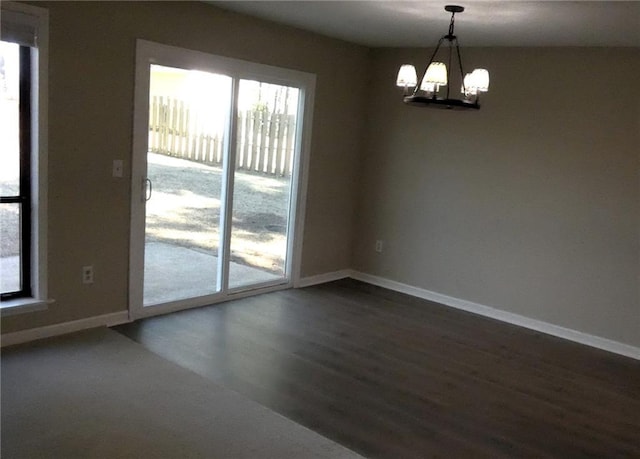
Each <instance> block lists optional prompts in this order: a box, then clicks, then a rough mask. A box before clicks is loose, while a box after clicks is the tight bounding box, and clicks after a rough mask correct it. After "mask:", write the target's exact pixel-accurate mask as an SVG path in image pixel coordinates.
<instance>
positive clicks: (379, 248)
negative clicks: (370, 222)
mask: <svg viewBox="0 0 640 459" xmlns="http://www.w3.org/2000/svg"><path fill="white" fill-rule="evenodd" d="M382 247H383V243H382V241H381V240H380V239H378V240H377V241H376V252H378V253H382Z"/></svg>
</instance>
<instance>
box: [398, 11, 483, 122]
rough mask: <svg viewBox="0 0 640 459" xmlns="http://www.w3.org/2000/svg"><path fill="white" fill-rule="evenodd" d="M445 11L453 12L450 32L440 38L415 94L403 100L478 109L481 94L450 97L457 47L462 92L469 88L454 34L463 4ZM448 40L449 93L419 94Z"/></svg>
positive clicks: (447, 107)
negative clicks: (429, 71) (431, 66)
mask: <svg viewBox="0 0 640 459" xmlns="http://www.w3.org/2000/svg"><path fill="white" fill-rule="evenodd" d="M444 9H445V11H448V12H449V13H451V22H450V23H449V32H448V33H447V34H446V35H443V36H442V37H441V38H440V40H438V45H437V46H436V49H435V51H434V52H433V54H432V55H431V59H429V63H428V64H427V67H426V68H425V70H424V73H423V74H422V78H421V79H419V80H418V81H417V82H416V87H415V89H414V90H413V94H411V95H409V96H405V97H404V99H403V101H404V103H405V104H407V105H414V106H418V107H433V108H442V109H448V110H478V109H480V104H479V103H478V99H479V94H476V96H475V98H474V100H473V101H470V100H464V99H454V98H451V97H450V91H451V62H452V59H453V49H454V47H455V50H456V54H457V57H458V67H459V69H460V81H461V82H462V92H463V93H464V94H466V92H467V88H466V87H465V85H464V70H463V67H462V57H461V55H460V45H459V44H458V37H457V36H456V35H455V34H454V26H455V15H456V13H462V12H463V11H464V7H463V6H459V5H447V6H445V7H444ZM445 40H446V41H447V42H448V44H449V65H448V66H447V93H446V97H438V94H437V91H434V92H433V95H431V96H425V95H421V94H419V91H421V89H420V86H421V84H422V81H423V80H424V77H425V76H426V75H427V71H428V70H429V66H430V65H431V64H432V63H433V61H434V59H435V57H436V55H437V54H438V51H439V50H440V47H441V46H442V43H443V42H444V41H445Z"/></svg>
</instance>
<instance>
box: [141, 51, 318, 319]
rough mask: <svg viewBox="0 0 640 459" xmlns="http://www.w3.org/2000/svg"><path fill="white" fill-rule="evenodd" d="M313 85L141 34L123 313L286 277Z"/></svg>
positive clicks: (301, 77)
mask: <svg viewBox="0 0 640 459" xmlns="http://www.w3.org/2000/svg"><path fill="white" fill-rule="evenodd" d="M313 84H314V78H313V76H312V75H308V74H302V73H300V72H293V71H289V70H284V69H277V68H274V67H266V66H262V65H257V64H252V63H248V62H244V61H237V60H232V59H228V58H221V57H217V56H211V55H207V54H203V53H198V52H194V51H189V50H182V49H179V48H174V47H168V46H164V45H158V44H155V43H150V42H143V41H139V43H138V50H137V67H136V108H135V120H134V145H133V162H132V183H133V188H132V190H133V192H132V194H133V197H132V231H131V257H130V258H131V264H130V266H131V273H130V280H131V282H130V285H131V293H130V310H131V315H132V317H133V318H137V317H143V316H148V315H153V314H156V313H163V312H167V311H171V310H177V309H183V308H187V307H192V306H199V305H204V304H209V303H214V302H216V301H222V300H224V299H227V298H229V297H231V296H233V295H234V294H236V295H237V294H247V293H249V292H252V291H258V290H259V291H263V290H264V289H274V288H286V287H289V286H291V285H292V280H293V275H294V274H295V273H296V271H297V269H298V266H297V264H296V260H297V259H298V258H299V253H296V248H297V250H298V251H299V245H300V244H296V237H297V235H298V234H299V232H300V230H301V219H300V218H299V216H300V215H301V211H302V199H301V198H300V196H301V194H303V191H304V186H303V185H304V183H303V181H302V180H301V177H302V174H301V171H302V170H303V165H304V161H303V156H304V155H303V153H304V148H303V147H304V145H305V135H306V136H308V133H306V132H305V130H304V129H303V125H304V120H305V114H306V116H309V115H310V113H311V112H310V104H309V102H310V97H311V95H312V91H313Z"/></svg>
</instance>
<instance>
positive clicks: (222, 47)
mask: <svg viewBox="0 0 640 459" xmlns="http://www.w3.org/2000/svg"><path fill="white" fill-rule="evenodd" d="M35 4H36V5H37V6H40V7H47V8H49V10H50V27H51V32H50V70H49V80H50V81H49V83H50V105H49V123H50V129H49V131H50V139H49V249H50V250H49V265H48V269H49V289H50V296H51V297H52V298H55V300H56V303H54V304H53V305H51V306H50V308H49V309H48V310H47V311H42V312H36V313H30V314H24V315H19V316H13V317H9V318H5V319H3V321H2V332H3V333H5V332H12V331H18V330H22V329H27V328H32V327H39V326H43V325H49V324H55V323H60V322H64V321H70V320H76V319H82V318H87V317H92V316H98V315H102V314H108V313H112V312H117V311H124V310H126V308H127V291H128V250H129V246H128V238H129V201H130V193H129V186H130V185H129V181H128V177H126V178H125V179H122V180H117V179H113V178H111V161H112V160H113V159H116V158H125V159H126V160H127V163H128V164H129V161H128V160H130V157H131V137H132V117H133V79H134V78H133V77H134V57H135V56H134V49H135V39H136V38H143V39H147V40H152V41H157V42H160V43H165V44H170V45H175V46H181V47H185V48H190V49H195V50H201V51H205V52H209V53H213V54H220V55H224V56H229V57H234V58H240V59H247V60H252V61H256V62H259V63H265V64H271V65H277V66H281V67H286V68H292V69H296V70H302V71H305V72H311V73H315V74H316V75H317V78H318V79H317V87H316V101H315V102H316V103H315V113H314V123H313V141H312V146H311V164H310V176H309V190H308V197H307V216H306V222H305V233H304V239H303V244H304V245H303V256H302V275H303V276H310V275H314V274H320V273H325V272H332V271H337V270H340V269H344V268H350V267H354V268H356V269H358V270H360V271H362V272H366V273H370V274H374V275H378V276H382V277H385V278H388V279H391V280H395V281H399V282H403V283H406V284H409V285H413V286H416V287H420V288H424V289H428V290H431V291H435V292H438V293H443V294H447V295H450V296H453V297H457V298H460V299H464V300H468V301H473V302H476V303H480V304H484V305H487V306H492V307H495V308H499V309H503V310H505V311H509V312H513V313H517V314H521V315H524V316H527V317H531V318H534V319H538V320H543V321H547V322H550V323H553V324H556V325H560V326H565V327H568V328H572V329H576V330H580V331H583V332H586V333H590V334H595V335H598V336H602V337H605V338H610V339H613V340H616V341H620V342H623V343H627V344H630V345H635V346H640V291H639V288H640V287H639V285H640V256H639V246H640V210H639V208H640V202H639V201H640V177H639V174H640V163H639V162H640V157H639V155H640V149H639V148H638V145H640V133H639V132H640V88H639V87H638V85H637V75H638V74H640V51H638V50H637V49H635V50H634V49H627V50H625V49H586V48H585V49H583V48H572V49H465V50H463V53H464V54H463V56H464V58H465V64H466V65H467V67H468V68H473V67H475V66H480V65H482V66H486V67H487V68H489V69H490V70H491V75H492V82H491V92H490V93H489V94H488V95H487V96H486V98H485V103H484V107H483V109H482V110H481V111H480V112H478V113H458V112H443V111H431V110H425V109H418V108H413V107H407V106H404V105H403V104H402V103H401V102H400V99H401V94H400V91H398V90H397V88H395V87H394V86H393V82H394V80H395V72H396V70H397V67H398V66H399V65H400V64H401V63H404V62H411V61H412V62H414V63H422V62H424V60H425V59H426V58H427V57H428V51H427V50H406V49H403V50H395V49H393V50H389V49H387V50H375V51H369V50H367V49H366V48H363V47H358V46H355V45H349V44H346V43H344V42H340V41H338V40H331V39H327V38H322V37H318V36H317V35H314V34H311V33H306V32H302V31H299V30H296V29H292V28H287V27H282V26H278V25H275V24H271V23H268V22H264V21H260V20H255V19H251V18H248V17H243V16H241V15H237V14H233V13H227V12H224V11H221V10H218V9H216V8H214V7H211V6H209V5H205V4H203V3H200V2H175V3H174V2H159V3H155V2H142V3H137V2H118V3H107V2H51V3H43V2H36V3H35ZM367 78H370V85H368V86H367V85H366V84H363V82H365V83H366V82H367ZM365 96H366V97H367V98H368V100H369V103H368V104H366V103H365V104H363V103H362V102H363V100H364V97H365ZM364 134H366V137H365V136H364ZM358 200H359V202H358ZM376 239H383V240H384V241H385V250H384V252H383V253H382V254H376V253H375V252H374V250H373V247H374V242H375V240H376ZM89 263H92V264H93V265H94V266H95V275H96V282H95V284H93V285H90V286H86V285H82V284H81V282H80V268H81V266H83V265H86V264H89Z"/></svg>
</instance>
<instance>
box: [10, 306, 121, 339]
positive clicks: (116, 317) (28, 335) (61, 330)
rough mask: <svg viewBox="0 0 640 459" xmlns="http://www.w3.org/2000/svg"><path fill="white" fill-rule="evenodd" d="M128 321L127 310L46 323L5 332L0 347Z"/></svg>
mask: <svg viewBox="0 0 640 459" xmlns="http://www.w3.org/2000/svg"><path fill="white" fill-rule="evenodd" d="M126 322H129V311H120V312H114V313H111V314H104V315H101V316H96V317H88V318H86V319H79V320H72V321H71V322H63V323H60V324H54V325H47V326H46V327H38V328H30V329H29V330H24V331H18V332H13V333H6V334H4V335H2V336H1V337H0V347H5V346H11V345H13V344H20V343H26V342H28V341H34V340H37V339H42V338H49V337H51V336H57V335H64V334H66V333H72V332H76V331H80V330H86V329H88V328H95V327H103V326H106V327H112V326H114V325H119V324H123V323H126Z"/></svg>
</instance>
